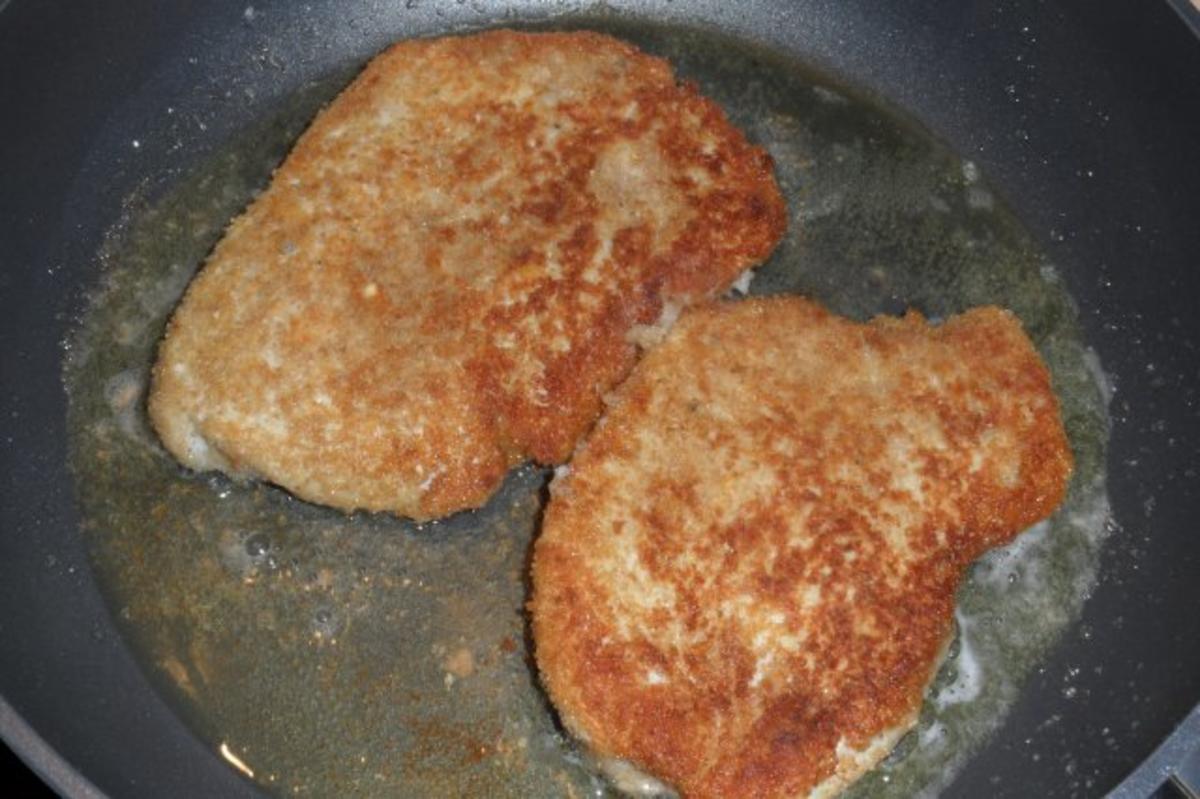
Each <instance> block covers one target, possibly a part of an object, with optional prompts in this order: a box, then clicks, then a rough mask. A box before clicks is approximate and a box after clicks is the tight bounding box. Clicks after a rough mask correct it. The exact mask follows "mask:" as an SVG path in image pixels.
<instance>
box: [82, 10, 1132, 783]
mask: <svg viewBox="0 0 1200 799" xmlns="http://www.w3.org/2000/svg"><path fill="white" fill-rule="evenodd" d="M556 26H557V27H563V28H577V27H588V28H593V29H598V30H602V31H604V32H608V33H612V34H614V35H617V36H620V37H623V38H625V39H628V40H630V41H633V42H634V43H636V44H638V45H640V46H642V47H643V48H644V49H646V50H648V51H649V52H651V53H654V54H657V55H662V56H665V57H667V58H668V59H670V60H671V61H672V63H673V64H674V65H675V67H676V69H677V70H678V72H679V74H680V75H681V76H683V77H685V78H687V79H690V80H694V81H696V82H697V83H698V84H699V85H700V87H701V90H702V91H703V92H704V93H705V94H706V95H708V96H710V97H712V98H713V99H715V100H717V101H718V102H719V103H720V104H721V105H722V106H723V107H724V108H725V109H726V110H727V112H728V113H729V114H730V117H731V118H732V120H733V121H734V122H735V123H736V124H738V125H739V126H741V127H742V128H743V130H745V131H746V132H747V134H748V136H749V137H750V139H751V140H752V141H754V142H756V143H758V144H761V145H763V146H765V147H766V148H767V149H768V150H769V151H770V152H771V154H772V155H773V156H774V158H775V161H776V170H777V176H778V179H779V181H780V184H781V186H782V188H783V190H784V193H785V195H786V197H787V199H788V204H789V208H790V214H791V225H790V230H789V233H788V235H787V237H786V239H785V241H784V242H783V244H782V245H781V246H780V248H779V250H778V251H777V253H776V254H775V255H774V256H773V258H772V259H771V260H770V261H769V262H768V263H767V264H766V265H765V266H764V267H762V268H761V269H760V270H759V272H758V275H757V277H756V279H755V281H754V283H753V285H752V289H751V291H752V293H779V292H799V293H804V294H807V295H809V296H812V297H815V298H816V299H818V300H820V301H821V302H823V303H825V304H826V305H828V306H829V307H830V308H831V309H832V310H834V311H837V312H839V313H843V314H846V315H849V316H852V317H855V318H858V319H865V318H867V317H869V316H871V315H873V314H876V313H881V312H887V313H897V312H900V311H902V310H903V309H904V308H905V307H907V306H910V305H911V306H915V307H917V308H919V309H921V310H922V311H924V312H925V313H927V314H929V315H931V316H933V317H939V316H944V315H948V314H950V313H954V312H957V311H960V310H962V309H964V308H967V307H970V306H972V305H978V304H985V303H995V304H999V305H1002V306H1005V307H1008V308H1011V309H1012V310H1013V311H1015V312H1016V313H1017V314H1018V316H1020V317H1021V319H1022V320H1023V321H1024V323H1025V325H1026V327H1027V330H1028V332H1029V333H1030V335H1031V337H1032V338H1033V340H1034V341H1035V343H1036V344H1037V345H1038V347H1039V349H1040V351H1041V352H1042V354H1043V356H1044V357H1045V358H1046V360H1047V362H1048V364H1049V366H1050V368H1051V371H1052V373H1053V376H1054V381H1055V387H1056V390H1057V391H1058V392H1059V395H1060V397H1061V399H1062V403H1063V415H1064V419H1065V422H1066V426H1067V430H1068V435H1069V437H1070V439H1071V444H1072V448H1073V450H1074V453H1075V456H1076V461H1077V465H1078V469H1077V474H1076V477H1075V480H1074V482H1073V484H1072V488H1071V491H1070V494H1069V496H1068V500H1067V502H1066V505H1065V506H1064V508H1063V509H1062V510H1061V511H1060V512H1059V513H1058V514H1057V515H1056V516H1055V517H1054V519H1052V520H1051V521H1050V522H1049V523H1048V524H1044V525H1040V526H1039V527H1038V528H1035V529H1034V530H1033V531H1031V533H1030V534H1028V535H1026V536H1024V537H1023V538H1022V539H1020V540H1019V541H1018V542H1017V543H1016V544H1015V545H1014V546H1013V547H1010V548H1009V549H1008V550H1005V551H1002V552H998V553H994V554H993V555H991V556H989V557H987V558H985V560H984V561H983V562H982V563H981V564H980V565H979V566H977V567H976V568H975V569H974V570H973V574H972V577H971V579H970V580H969V582H968V584H967V586H966V587H965V588H964V590H963V593H962V595H961V597H960V605H961V609H960V613H959V614H958V620H959V628H960V635H959V640H958V641H957V642H956V644H955V646H954V647H952V650H951V655H950V657H949V659H948V661H947V664H946V666H945V667H944V668H943V670H942V673H941V674H940V676H939V678H938V680H937V682H936V684H935V687H934V689H933V691H932V694H931V699H930V700H929V701H928V702H927V703H926V706H925V709H924V711H923V713H922V719H921V722H920V724H919V726H918V728H917V729H916V730H915V731H914V732H913V733H912V734H910V735H909V736H908V737H907V738H906V739H905V740H904V741H902V743H901V745H900V746H899V747H898V749H897V751H896V753H894V755H893V756H892V757H891V758H889V760H888V761H887V762H885V764H884V765H882V766H881V767H880V768H879V769H877V770H876V771H875V772H873V773H872V774H871V775H869V776H868V777H867V778H866V779H865V780H864V782H863V783H860V785H859V786H857V787H856V788H855V789H854V790H853V791H852V793H854V794H856V795H859V796H907V795H911V794H912V793H913V792H914V791H916V790H918V789H922V788H928V789H935V790H936V789H937V788H939V787H941V786H944V785H945V784H947V783H948V781H949V780H950V779H951V778H952V776H953V774H954V773H955V770H956V769H957V768H958V767H959V766H961V765H962V763H963V762H965V760H966V759H967V758H968V757H969V755H970V753H971V752H972V751H973V750H974V749H975V748H977V747H978V746H979V745H980V744H981V742H982V741H983V740H984V739H985V738H986V736H987V735H988V733H989V732H991V731H992V730H993V729H994V728H995V727H996V726H998V725H999V723H1000V722H1001V721H1002V720H1003V716H1004V711H1005V709H1006V708H1007V707H1008V706H1009V705H1010V704H1011V702H1012V701H1013V699H1014V698H1015V696H1016V693H1017V691H1018V690H1019V687H1020V685H1021V682H1022V678H1023V676H1024V675H1025V674H1027V673H1028V672H1029V670H1030V669H1031V668H1032V667H1033V666H1034V665H1036V663H1037V661H1038V659H1039V657H1040V656H1041V655H1042V654H1043V653H1044V652H1045V651H1046V650H1047V648H1048V647H1049V645H1050V644H1051V643H1053V641H1054V640H1055V639H1056V637H1057V636H1058V634H1059V633H1060V632H1061V631H1062V630H1063V629H1064V628H1065V627H1066V626H1067V625H1068V624H1069V623H1070V622H1071V621H1073V620H1074V619H1075V618H1076V617H1077V615H1078V611H1079V607H1080V605H1081V604H1082V602H1083V599H1084V597H1085V595H1086V593H1087V591H1088V589H1089V588H1090V586H1091V585H1092V583H1093V582H1094V579H1095V572H1096V567H1097V557H1098V553H1099V549H1100V547H1101V544H1102V541H1103V534H1104V530H1105V527H1106V520H1107V499H1106V497H1105V494H1104V490H1103V479H1104V475H1103V471H1102V469H1103V463H1104V451H1105V446H1106V441H1107V435H1108V420H1107V412H1106V407H1105V398H1106V394H1105V390H1104V379H1103V373H1102V371H1101V370H1100V367H1099V364H1098V363H1097V362H1096V359H1095V356H1094V355H1093V354H1091V353H1090V351H1089V350H1087V348H1086V347H1085V345H1084V343H1083V342H1082V341H1081V340H1080V334H1079V330H1078V327H1077V323H1076V310H1075V306H1074V303H1073V302H1072V301H1071V299H1070V297H1069V296H1067V294H1066V293H1065V290H1064V289H1063V287H1062V285H1061V284H1060V282H1059V280H1058V278H1057V275H1056V272H1055V269H1054V267H1053V264H1051V263H1049V262H1048V261H1047V260H1046V259H1045V257H1043V256H1042V255H1041V254H1040V253H1039V251H1038V250H1037V248H1036V247H1035V246H1034V245H1033V243H1032V242H1031V240H1030V238H1029V236H1028V235H1027V234H1026V233H1025V232H1024V231H1023V230H1022V229H1021V227H1020V226H1019V225H1018V223H1017V222H1016V221H1015V219H1014V217H1013V216H1012V214H1011V213H1010V212H1009V211H1008V209H1007V207H1006V206H1005V204H1004V203H1003V202H1002V200H1001V198H1000V197H998V196H997V195H996V194H995V193H994V192H993V191H992V190H991V189H989V187H988V184H987V182H986V178H985V177H984V176H980V175H979V174H978V170H977V169H976V168H975V167H974V165H973V164H971V163H970V162H969V161H964V160H962V159H961V158H959V157H958V156H957V155H955V154H954V153H951V152H949V151H948V150H947V149H946V148H944V147H943V146H942V145H941V144H939V143H938V142H937V141H935V140H934V139H933V138H932V137H930V136H929V134H928V133H926V132H924V131H923V130H921V129H920V128H919V127H918V126H916V125H914V124H913V123H911V122H910V121H908V120H907V119H906V118H904V117H903V116H902V115H900V114H898V113H896V112H895V111H893V110H891V109H888V108H886V107H884V106H883V105H882V104H881V103H879V102H878V101H876V100H874V99H872V98H870V97H865V96H862V95H860V94H859V93H857V92H855V91H853V90H852V89H850V88H847V87H842V86H838V85H836V84H835V83H833V82H832V81H830V80H829V79H828V78H826V77H824V76H822V75H821V74H819V73H817V72H815V71H813V70H811V69H809V68H807V67H805V66H804V65H802V64H798V63H796V62H794V61H792V60H789V59H788V58H785V57H783V56H780V55H777V54H775V53H772V52H769V51H765V50H762V49H758V48H756V47H755V46H752V45H748V44H746V43H744V42H740V41H737V40H733V39H730V38H727V37H725V36H723V35H719V34H715V33H712V32H706V31H696V30H687V29H679V28H666V27H660V26H656V25H651V24H648V23H641V22H636V21H629V20H622V19H614V18H573V19H567V20H559V21H558V22H557V23H556ZM359 66H361V65H360V64H346V65H345V67H344V69H342V70H340V71H338V72H337V73H336V74H330V75H328V76H326V77H325V79H324V80H320V81H317V82H315V83H313V84H311V85H309V86H308V87H307V88H306V89H305V90H304V91H303V92H301V93H300V94H298V95H297V96H296V97H295V98H294V100H293V102H292V103H291V105H290V107H289V108H288V110H287V111H286V112H285V113H283V114H281V115H280V116H278V117H275V118H270V119H262V120H261V121H260V123H259V124H258V125H256V126H255V127H253V128H252V129H249V130H245V131H242V132H241V134H240V135H237V136H235V137H233V138H232V139H231V140H230V141H229V143H228V145H227V146H226V147H225V148H224V149H223V150H222V151H221V152H219V153H218V154H217V155H216V156H215V157H213V158H211V159H210V160H209V161H207V162H206V163H204V164H203V165H201V166H200V167H198V168H197V169H195V170H194V171H193V172H192V173H191V174H189V175H188V176H186V177H185V178H184V179H182V180H180V181H179V182H178V184H177V185H176V186H175V187H174V188H173V189H171V190H170V191H169V192H167V193H166V194H165V195H164V196H161V197H156V198H154V199H153V200H152V201H146V200H144V199H141V198H137V197H133V198H130V201H129V204H128V209H129V210H128V214H127V219H125V220H124V221H123V222H122V223H121V224H120V225H118V226H117V227H116V228H114V230H113V231H112V233H111V235H110V236H109V240H108V243H107V244H106V247H105V249H104V252H103V253H101V260H102V262H103V268H104V277H103V280H102V281H101V283H100V286H99V288H98V289H97V290H96V291H95V293H94V295H93V297H92V299H91V303H90V307H89V310H88V312H87V313H86V314H85V317H84V318H83V320H82V321H81V324H80V326H79V328H78V330H77V332H76V334H75V335H74V337H73V339H72V340H71V342H70V347H69V353H68V359H67V367H66V371H65V375H64V378H65V382H66V385H67V389H68V393H69V396H70V400H71V403H70V426H71V435H72V456H71V457H72V466H73V469H74V471H75V473H76V475H77V477H78V480H77V484H78V487H79V488H78V490H79V500H80V504H81V508H82V510H83V514H84V518H85V519H86V522H85V527H86V531H87V536H88V541H89V546H90V549H91V552H92V559H93V565H94V567H95V571H96V572H97V575H98V576H99V578H100V581H101V584H102V586H103V587H104V590H105V593H106V597H107V599H108V601H109V603H110V606H111V608H112V610H113V613H114V615H115V616H116V617H117V618H118V619H119V621H120V624H121V627H122V630H123V632H124V634H125V636H126V638H127V639H128V641H129V643H130V645H131V647H132V649H133V650H134V651H135V653H136V654H137V656H138V657H139V659H140V661H141V663H142V664H143V666H144V668H145V669H146V671H147V673H149V674H150V675H151V676H152V677H153V679H154V681H155V683H156V685H157V686H158V687H159V689H160V690H161V692H162V693H163V694H164V695H165V696H167V697H168V698H169V699H170V701H171V702H172V703H173V705H174V706H175V707H176V708H177V709H178V712H179V713H180V714H181V716H183V717H184V718H185V720H186V721H187V722H188V723H189V725H190V726H191V727H192V728H193V729H194V730H195V732H196V734H197V735H198V736H200V737H201V738H202V739H203V740H205V741H206V742H207V743H209V744H210V745H211V747H212V748H213V750H215V751H223V752H225V753H227V759H228V760H229V761H230V765H231V767H232V768H242V769H245V770H246V772H247V773H251V772H252V774H253V780H254V781H255V782H256V783H258V784H259V785H261V786H262V787H263V788H264V789H265V790H266V791H268V792H270V793H276V794H279V795H305V794H308V795H340V796H414V797H415V796H451V795H453V796H478V797H492V796H514V797H516V796H521V797H525V796H560V795H575V796H582V795H597V794H599V795H603V794H604V793H606V792H609V790H610V789H608V788H607V787H605V784H604V783H603V781H602V780H601V779H600V778H599V777H597V776H596V775H595V774H594V772H593V771H592V770H591V769H590V768H589V766H588V764H587V762H586V758H584V757H583V756H582V755H581V753H580V752H579V751H578V750H577V749H576V748H574V747H573V745H572V744H571V742H570V741H569V740H567V739H565V738H564V737H563V736H562V734H561V732H560V730H559V729H558V727H557V726H556V723H555V719H554V716H553V713H552V711H551V709H550V707H549V705H548V704H547V702H546V699H545V698H544V696H543V694H542V693H541V691H540V689H539V687H538V685H537V683H536V680H535V678H534V676H533V671H532V667H531V663H530V660H529V641H528V638H527V627H526V618H525V615H524V610H523V605H524V602H525V599H526V596H527V582H526V566H527V557H528V552H529V545H530V542H531V540H532V538H533V536H534V535H535V534H536V528H537V523H538V519H539V514H540V508H541V507H542V504H543V502H544V500H545V492H544V487H545V483H546V480H547V476H548V475H547V473H546V472H545V470H542V469H539V468H536V467H532V466H526V467H522V468H520V469H517V470H516V471H514V472H513V473H512V474H510V476H509V477H508V479H507V480H506V482H505V484H504V486H503V488H502V489H501V491H500V492H499V493H498V494H497V495H496V496H495V497H494V498H493V500H492V501H491V502H490V503H489V504H488V505H487V506H486V507H485V508H483V509H481V510H480V511H477V512H471V513H464V514H459V515H457V516H454V517H451V518H450V519H447V520H445V521H443V522H440V523H432V524H427V525H424V526H423V527H418V526H417V525H414V524H412V523H410V522H407V521H404V520H400V519H397V518H394V517H390V516H387V515H365V514H359V515H355V516H345V515H343V514H341V513H338V512H336V511H331V510H327V509H323V508H319V507H315V506H312V505H308V504H306V503H304V502H301V501H298V500H295V499H293V498H291V497H290V496H288V495H287V494H286V493H284V492H283V491H281V490H278V489H276V488H272V487H269V486H264V485H256V484H251V485H241V484H236V483H233V482H231V481H229V480H227V479H225V478H222V477H219V476H208V475H205V476H197V475H192V474H188V473H186V472H184V471H183V470H182V469H180V468H179V467H178V466H177V465H176V464H175V463H174V462H173V461H172V460H171V459H170V457H169V456H167V455H166V454H165V453H164V452H163V451H162V449H161V448H160V447H159V446H158V444H157V442H156V441H155V439H154V436H153V433H152V432H151V431H150V429H149V427H148V425H147V422H146V418H145V388H146V377H147V374H148V370H149V367H150V364H151V361H152V358H153V352H154V347H155V344H156V342H157V340H158V338H159V336H160V335H161V332H162V329H163V326H164V324H165V320H166V318H167V315H168V314H169V313H170V311H171V309H172V308H173V306H174V304H175V302H176V301H177V300H178V298H179V296H180V295H181V293H182V291H183V289H184V287H185V286H186V284H187V281H188V280H189V278H190V277H191V275H192V274H193V273H194V272H195V270H196V268H197V267H198V266H199V264H200V263H201V262H202V260H203V258H204V256H205V255H206V254H207V252H208V251H209V250H210V249H211V247H212V245H213V244H214V243H215V241H216V239H217V238H218V237H219V235H220V232H221V230H222V228H223V226H224V225H225V223H226V222H227V221H228V220H229V219H230V218H232V217H233V216H234V215H235V214H236V213H237V212H238V211H240V210H241V208H242V207H244V205H245V204H246V202H247V201H248V200H249V199H250V197H251V195H252V194H253V192H254V191H256V190H258V189H260V188H261V187H262V186H264V185H265V183H266V181H267V180H268V178H269V174H270V170H271V169H272V167H273V166H274V165H275V164H277V163H278V161H279V160H280V159H281V158H282V156H283V155H284V153H285V152H286V150H287V147H288V145H289V143H290V142H291V141H293V140H294V139H295V137H296V136H297V135H298V134H299V133H300V132H301V131H302V130H303V128H304V125H305V124H306V123H307V121H308V120H309V119H311V117H312V115H313V114H314V113H315V111H316V109H317V108H318V107H319V106H320V105H321V103H323V102H325V101H327V100H328V99H330V98H331V97H333V96H334V95H335V94H336V93H337V91H338V90H339V89H340V88H341V87H342V86H344V85H345V84H346V83H347V81H348V80H349V79H350V78H351V77H352V76H353V74H354V72H355V71H356V69H357V68H358V67H359Z"/></svg>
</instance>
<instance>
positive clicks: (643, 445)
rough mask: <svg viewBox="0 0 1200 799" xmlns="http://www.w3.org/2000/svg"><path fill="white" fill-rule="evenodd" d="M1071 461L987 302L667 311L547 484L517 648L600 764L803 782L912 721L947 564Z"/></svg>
mask: <svg viewBox="0 0 1200 799" xmlns="http://www.w3.org/2000/svg"><path fill="white" fill-rule="evenodd" d="M1072 468H1073V466H1072V457H1071V453H1070V451H1069V448H1068V443H1067V439H1066V435H1065V433H1064V430H1063V426H1062V422H1061V420H1060V418H1059V408H1058V402H1057V400H1056V398H1055V395H1054V393H1053V392H1052V390H1051V382H1050V375H1049V373H1048V372H1047V370H1046V367H1045V366H1044V365H1043V363H1042V361H1041V360H1040V358H1039V356H1038V354H1037V352H1036V351H1035V349H1034V347H1033V346H1032V344H1031V343H1030V341H1029V339H1028V338H1027V337H1026V335H1025V333H1024V332H1023V330H1022V328H1021V325H1020V323H1019V322H1018V320H1017V319H1016V318H1015V317H1014V316H1013V315H1012V314H1011V313H1009V312H1007V311H1003V310H1000V309H997V308H994V307H987V308H977V309H974V310H971V311H968V312H966V313H964V314H962V315H960V316H956V317H953V318H951V319H948V320H947V321H945V322H944V323H943V324H939V325H936V326H935V325H931V324H929V323H928V322H927V321H926V320H925V319H923V318H922V317H921V316H920V315H919V314H917V313H914V312H910V313H909V314H907V315H906V316H904V317H903V318H887V317H880V318H876V319H874V320H873V321H871V322H869V323H867V324H861V323H857V322H854V321H851V320H848V319H844V318H840V317H837V316H834V315H832V314H830V313H829V312H827V311H825V310H823V309H822V308H821V307H819V306H818V305H816V304H815V303H813V302H810V301H808V300H805V299H801V298H798V297H780V298H769V299H752V300H746V301H743V302H738V303H719V304H715V305H711V306H708V307H703V308H694V309H692V310H690V311H687V312H685V313H684V314H683V315H682V316H681V318H680V319H679V321H678V323H677V324H676V326H675V327H674V328H673V329H672V330H671V332H670V333H669V334H668V335H667V336H666V338H665V340H664V342H663V343H662V344H661V345H660V346H659V347H657V348H656V349H654V350H652V351H651V352H650V353H648V355H647V356H646V357H645V358H644V359H643V360H642V361H641V362H640V363H639V365H638V366H637V367H636V368H635V369H634V371H633V373H632V374H631V375H630V377H629V379H628V380H627V381H626V382H625V383H624V384H623V385H622V386H621V387H620V389H619V390H617V391H616V392H615V394H614V397H613V399H612V404H611V407H610V408H609V409H608V411H607V412H606V414H605V416H604V417H603V418H602V420H601V421H600V422H599V423H598V424H597V426H596V428H595V429H594V430H593V431H592V433H591V434H590V435H589V436H588V437H587V438H586V439H585V440H584V442H583V443H582V444H581V446H580V449H579V451H578V452H577V454H576V455H575V457H574V458H573V459H572V461H571V464H570V466H569V471H567V472H565V474H563V475H562V476H560V477H559V478H558V479H556V480H555V481H554V483H553V484H552V486H551V500H550V503H549V505H548V507H547V510H546V512H545V517H544V521H543V529H542V532H541V536H540V538H539V539H538V540H537V542H536V545H535V551H534V562H533V577H532V579H533V595H532V598H531V601H530V611H531V617H532V629H533V637H534V643H535V650H536V659H537V664H538V667H539V670H540V674H541V678H542V681H543V683H544V685H545V687H546V689H547V691H548V694H549V696H550V698H551V700H552V701H553V704H554V706H555V707H556V708H557V709H558V711H559V713H560V714H561V717H562V720H563V722H564V724H565V726H566V727H567V728H568V729H569V730H570V731H571V732H572V733H574V734H575V735H576V736H578V737H579V738H580V739H581V740H582V741H584V742H585V743H586V744H587V746H588V747H589V748H590V749H591V751H592V752H593V753H594V754H595V755H596V756H597V757H598V758H599V759H601V760H602V761H608V762H611V763H623V764H625V765H627V766H629V765H631V766H632V767H634V768H635V769H637V770H638V771H640V772H641V773H643V774H648V775H650V776H652V777H654V778H657V779H658V780H661V781H663V782H664V783H666V784H668V785H670V786H673V787H674V788H675V789H677V790H678V791H679V792H680V793H681V794H682V795H683V796H685V797H722V798H723V799H730V798H731V797H756V798H758V799H763V798H765V797H806V796H812V797H822V796H831V795H834V794H836V793H838V792H839V791H840V790H841V789H843V788H844V787H846V786H847V785H849V784H850V783H852V782H853V781H854V780H856V779H857V778H858V777H859V776H861V775H862V774H863V773H864V772H865V771H867V770H868V769H870V768H871V767H872V766H874V765H875V764H876V763H877V762H879V760H881V759H882V758H883V757H884V756H885V755H886V754H887V753H888V751H889V750H890V749H891V748H892V747H893V746H894V744H895V743H896V741H897V740H898V739H899V738H900V736H901V735H902V734H903V733H904V732H905V731H906V730H908V729H910V728H911V727H912V726H913V724H914V723H915V722H916V719H917V715H918V711H919V709H920V706H921V702H922V697H923V695H924V693H925V691H926V689H927V687H928V686H929V684H930V681H931V678H932V677H933V675H934V673H935V671H936V669H937V667H938V665H939V663H940V661H941V659H942V655H943V653H944V651H945V648H946V646H947V644H948V641H949V639H950V637H951V636H952V633H953V613H954V606H955V592H956V591H957V589H958V587H959V585H960V583H961V581H962V580H963V576H964V574H965V571H966V569H967V567H968V565H969V564H970V563H971V562H972V561H973V560H975V559H976V558H977V557H979V556H980V555H981V554H982V553H983V552H985V551H986V550H988V549H989V548H992V547H997V546H1001V545H1003V544H1006V543H1008V542H1009V541H1011V540H1012V539H1013V538H1014V537H1015V536H1016V535H1017V534H1018V533H1019V532H1020V531H1022V530H1024V529H1026V528H1027V527H1029V526H1030V525H1032V524H1034V523H1035V522H1037V521H1038V520H1040V519H1043V518H1045V517H1046V516H1047V515H1048V514H1050V513H1051V512H1052V511H1053V510H1054V509H1055V508H1056V506H1057V505H1058V504H1059V503H1060V501H1061V500H1062V498H1063V496H1064V492H1065V490H1066V486H1067V482H1068V479H1069V477H1070V474H1071V471H1072Z"/></svg>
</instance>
